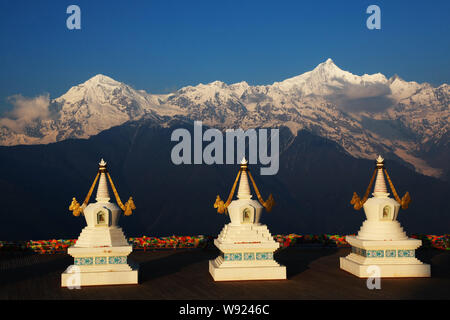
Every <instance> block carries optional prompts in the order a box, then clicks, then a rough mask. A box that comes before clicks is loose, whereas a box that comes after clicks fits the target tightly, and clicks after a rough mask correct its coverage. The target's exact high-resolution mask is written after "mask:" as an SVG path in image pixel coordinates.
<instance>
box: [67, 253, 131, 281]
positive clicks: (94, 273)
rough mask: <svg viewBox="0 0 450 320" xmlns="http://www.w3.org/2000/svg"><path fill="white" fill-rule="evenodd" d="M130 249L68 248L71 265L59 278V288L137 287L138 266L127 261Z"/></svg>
mask: <svg viewBox="0 0 450 320" xmlns="http://www.w3.org/2000/svg"><path fill="white" fill-rule="evenodd" d="M132 250H133V248H132V246H121V247H98V248H82V247H70V248H69V249H68V253H69V254H70V255H71V256H73V257H74V264H73V265H71V266H69V267H68V268H67V270H66V271H64V273H63V274H62V275H61V286H62V287H68V288H77V287H82V286H102V285H119V284H137V283H138V265H137V264H135V263H133V262H132V261H130V259H128V255H129V254H130V253H131V252H132Z"/></svg>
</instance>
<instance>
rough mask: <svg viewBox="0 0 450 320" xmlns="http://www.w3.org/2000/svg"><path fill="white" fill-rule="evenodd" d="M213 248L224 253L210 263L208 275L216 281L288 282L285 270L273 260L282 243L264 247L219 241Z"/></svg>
mask: <svg viewBox="0 0 450 320" xmlns="http://www.w3.org/2000/svg"><path fill="white" fill-rule="evenodd" d="M261 227H265V226H261ZM214 244H215V245H216V247H217V248H219V250H220V251H221V252H222V253H221V255H220V256H218V257H217V258H216V259H215V260H210V261H209V273H210V274H211V276H212V277H213V279H214V281H237V280H284V279H286V267H285V266H282V265H280V264H279V263H277V262H276V261H275V260H274V258H273V254H274V252H275V250H277V249H278V248H279V243H277V242H275V241H273V240H272V242H269V241H267V242H266V243H263V244H262V243H251V241H236V242H235V243H223V242H221V241H220V238H219V239H215V240H214Z"/></svg>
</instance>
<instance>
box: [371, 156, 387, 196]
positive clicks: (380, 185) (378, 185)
mask: <svg viewBox="0 0 450 320" xmlns="http://www.w3.org/2000/svg"><path fill="white" fill-rule="evenodd" d="M376 166H377V179H376V181H375V188H374V196H387V195H389V193H388V190H387V187H386V181H385V180H384V174H383V169H384V159H383V157H381V156H378V158H377V165H376Z"/></svg>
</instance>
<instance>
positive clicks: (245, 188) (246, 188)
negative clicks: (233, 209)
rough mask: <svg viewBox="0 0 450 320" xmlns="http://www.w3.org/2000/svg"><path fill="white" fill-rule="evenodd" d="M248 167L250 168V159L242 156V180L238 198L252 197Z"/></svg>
mask: <svg viewBox="0 0 450 320" xmlns="http://www.w3.org/2000/svg"><path fill="white" fill-rule="evenodd" d="M247 168H248V161H247V160H246V159H245V157H244V158H242V161H241V180H240V181H239V189H238V194H237V197H238V199H251V198H252V193H251V191H250V185H249V183H248V177H247Z"/></svg>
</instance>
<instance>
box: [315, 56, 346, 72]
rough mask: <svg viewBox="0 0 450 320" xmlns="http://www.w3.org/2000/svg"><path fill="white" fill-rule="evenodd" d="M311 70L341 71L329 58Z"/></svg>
mask: <svg viewBox="0 0 450 320" xmlns="http://www.w3.org/2000/svg"><path fill="white" fill-rule="evenodd" d="M313 71H327V72H332V71H342V70H341V69H340V68H339V67H338V66H337V65H336V64H335V63H334V61H333V60H332V59H331V58H328V59H327V60H326V61H325V62H322V63H319V64H318V65H317V67H315V68H314V70H313Z"/></svg>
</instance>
